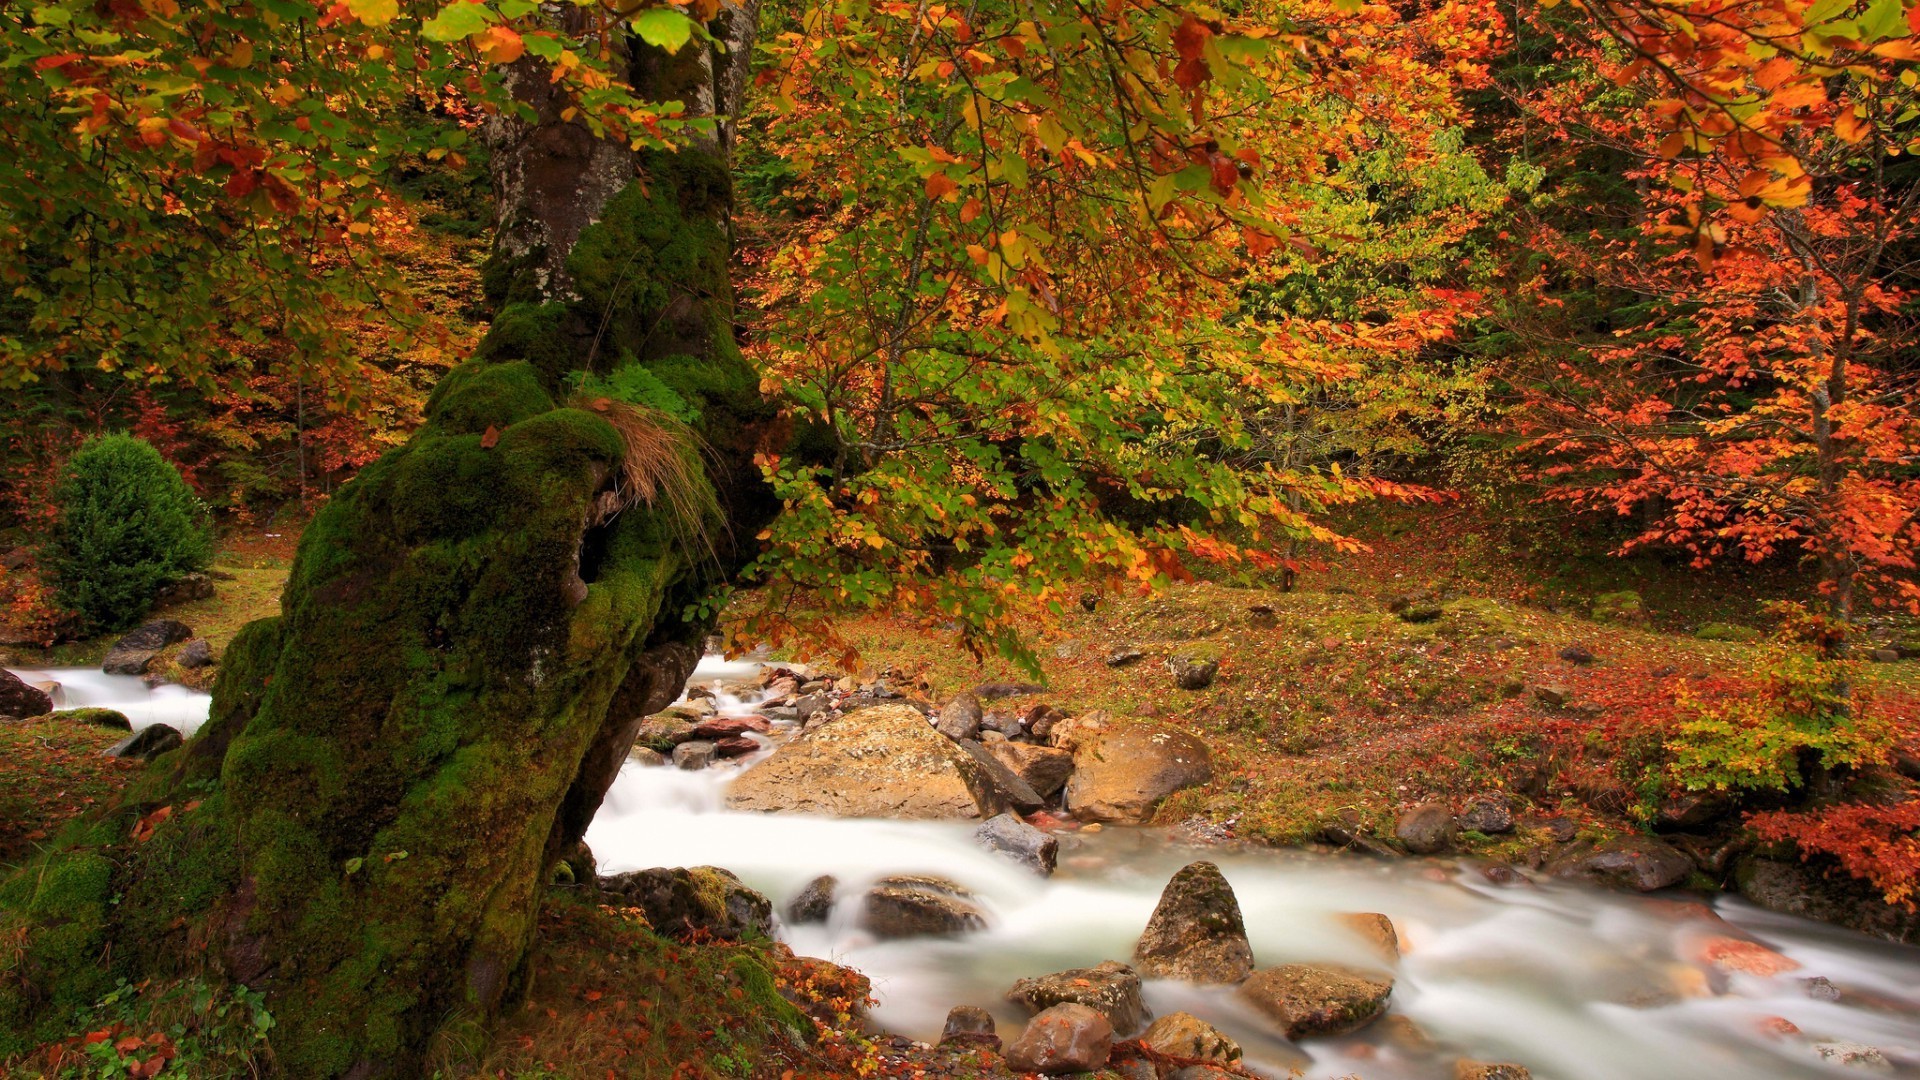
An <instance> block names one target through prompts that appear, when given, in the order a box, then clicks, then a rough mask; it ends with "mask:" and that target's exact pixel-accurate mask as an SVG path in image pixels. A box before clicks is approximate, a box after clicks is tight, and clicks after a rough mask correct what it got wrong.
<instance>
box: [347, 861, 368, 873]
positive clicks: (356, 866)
mask: <svg viewBox="0 0 1920 1080" xmlns="http://www.w3.org/2000/svg"><path fill="white" fill-rule="evenodd" d="M365 865H367V860H365V859H361V858H353V859H348V860H347V873H349V874H357V873H359V872H360V868H361V867H363V866H365Z"/></svg>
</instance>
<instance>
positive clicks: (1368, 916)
mask: <svg viewBox="0 0 1920 1080" xmlns="http://www.w3.org/2000/svg"><path fill="white" fill-rule="evenodd" d="M1340 922H1341V924H1342V925H1344V926H1345V927H1346V928H1347V929H1349V930H1351V931H1353V932H1354V933H1355V934H1356V935H1358V936H1359V937H1360V938H1362V939H1363V940H1365V941H1366V943H1367V944H1368V945H1370V946H1372V947H1373V951H1374V954H1375V955H1377V956H1379V957H1380V960H1381V962H1382V963H1384V964H1386V965H1387V966H1388V967H1390V968H1391V967H1396V966H1398V965H1399V963H1400V935H1399V934H1398V933H1396V932H1395V931H1394V929H1393V920H1392V919H1389V918H1387V917H1386V916H1385V915H1382V914H1380V913H1379V912H1377V911H1352V912H1347V913H1345V914H1343V915H1341V916H1340Z"/></svg>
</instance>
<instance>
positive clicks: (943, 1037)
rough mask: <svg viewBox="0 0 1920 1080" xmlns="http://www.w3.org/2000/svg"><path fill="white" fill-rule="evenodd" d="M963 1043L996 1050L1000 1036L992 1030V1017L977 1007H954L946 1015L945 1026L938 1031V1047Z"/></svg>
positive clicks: (998, 1046)
mask: <svg viewBox="0 0 1920 1080" xmlns="http://www.w3.org/2000/svg"><path fill="white" fill-rule="evenodd" d="M950 1043H965V1044H971V1045H976V1046H988V1047H991V1048H992V1049H995V1050H998V1049H999V1048H1000V1036H999V1034H998V1033H997V1032H996V1031H995V1030H994V1025H993V1016H992V1014H991V1013H988V1012H987V1010H985V1009H982V1008H980V1007H979V1006H978V1005H955V1006H954V1007H953V1008H952V1009H951V1010H949V1011H948V1013H947V1023H946V1026H944V1027H943V1028H941V1029H940V1045H941V1046H946V1045H948V1044H950Z"/></svg>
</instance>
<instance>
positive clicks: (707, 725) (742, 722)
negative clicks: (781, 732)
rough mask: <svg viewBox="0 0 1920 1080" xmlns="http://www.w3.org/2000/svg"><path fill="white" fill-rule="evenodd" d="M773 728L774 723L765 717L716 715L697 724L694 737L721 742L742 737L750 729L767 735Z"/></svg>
mask: <svg viewBox="0 0 1920 1080" xmlns="http://www.w3.org/2000/svg"><path fill="white" fill-rule="evenodd" d="M772 730H773V725H772V724H770V723H768V722H767V720H766V718H765V717H761V716H716V717H714V718H712V719H710V720H702V721H700V722H699V723H698V724H695V725H694V728H693V737H694V738H696V739H705V740H706V741H708V742H719V741H720V740H721V739H737V738H740V737H741V736H743V735H745V734H746V733H747V732H749V731H752V732H758V733H759V734H762V735H765V734H766V733H767V732H769V731H772Z"/></svg>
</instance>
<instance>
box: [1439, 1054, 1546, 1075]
mask: <svg viewBox="0 0 1920 1080" xmlns="http://www.w3.org/2000/svg"><path fill="white" fill-rule="evenodd" d="M1453 1080H1533V1073H1531V1072H1528V1071H1527V1067H1526V1066H1524V1065H1515V1064H1512V1063H1511V1062H1505V1061H1468V1060H1467V1059H1465V1058H1461V1059H1460V1060H1459V1061H1456V1062H1454V1063H1453Z"/></svg>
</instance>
